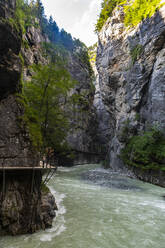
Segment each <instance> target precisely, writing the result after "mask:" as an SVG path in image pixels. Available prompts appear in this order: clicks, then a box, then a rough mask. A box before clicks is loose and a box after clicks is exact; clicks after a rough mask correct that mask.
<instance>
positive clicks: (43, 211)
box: [0, 0, 56, 235]
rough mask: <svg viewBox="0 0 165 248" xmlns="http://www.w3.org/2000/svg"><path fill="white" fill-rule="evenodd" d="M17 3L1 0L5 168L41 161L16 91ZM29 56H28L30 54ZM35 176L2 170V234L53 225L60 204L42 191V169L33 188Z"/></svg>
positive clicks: (0, 157) (0, 113) (1, 158)
mask: <svg viewBox="0 0 165 248" xmlns="http://www.w3.org/2000/svg"><path fill="white" fill-rule="evenodd" d="M15 6H16V1H15V0H5V1H4V0H3V1H0V40H1V42H0V58H1V59H0V79H1V80H0V117H1V118H0V167H1V168H2V167H3V166H4V167H27V166H37V165H38V155H37V153H36V152H34V149H33V147H32V146H31V142H30V139H29V134H28V132H27V130H26V128H25V127H22V126H21V125H20V117H21V116H22V115H23V111H24V110H23V108H22V106H21V105H20V104H19V103H18V101H17V97H16V94H17V93H18V92H19V91H20V89H21V85H20V78H21V73H22V61H21V58H20V52H21V43H22V33H21V31H18V30H17V29H16V28H15V26H14V25H12V23H10V21H9V17H10V18H12V17H13V15H14V11H15ZM28 35H30V31H29V34H28ZM37 37H38V36H37ZM36 49H37V48H36V47H34V43H31V49H29V51H30V52H31V53H32V55H31V57H32V59H33V58H36V59H37V56H39V55H38V53H37V51H36ZM34 51H35V52H34ZM31 53H30V54H31ZM25 57H26V54H25ZM26 58H27V60H28V59H30V56H27V57H26ZM32 176H33V175H32V171H31V172H29V173H28V172H27V171H26V173H25V171H24V172H23V171H22V170H21V172H19V171H17V172H14V171H12V172H11V173H6V175H5V177H4V174H3V172H2V170H0V235H2V234H13V235H15V234H21V233H27V232H34V231H36V230H38V229H41V228H46V227H50V226H51V224H52V220H53V217H54V216H55V212H54V210H55V208H56V206H55V202H54V198H53V196H52V195H51V194H50V192H49V193H48V192H47V193H46V194H45V193H43V194H42V191H41V180H42V175H41V173H38V172H37V173H35V175H34V186H33V188H32V189H30V185H31V183H32ZM4 178H5V188H4V186H3V182H4ZM50 198H51V200H50Z"/></svg>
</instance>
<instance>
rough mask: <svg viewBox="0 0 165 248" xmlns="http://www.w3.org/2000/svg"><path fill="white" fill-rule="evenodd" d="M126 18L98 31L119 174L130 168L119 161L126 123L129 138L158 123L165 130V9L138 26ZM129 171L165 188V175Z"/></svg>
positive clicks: (116, 15)
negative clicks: (131, 26) (129, 25)
mask: <svg viewBox="0 0 165 248" xmlns="http://www.w3.org/2000/svg"><path fill="white" fill-rule="evenodd" d="M123 19H124V12H123V8H122V7H120V8H117V9H115V10H114V11H113V13H112V17H110V18H109V19H108V20H107V22H106V24H105V25H104V27H103V28H102V30H101V32H100V33H99V43H98V51H97V62H96V64H97V70H98V74H99V87H100V95H101V100H102V102H103V104H104V107H105V108H106V111H107V112H108V114H109V121H110V129H109V136H110V139H109V153H108V164H109V166H110V167H112V168H113V169H116V170H119V169H121V170H125V169H126V165H125V164H124V163H123V161H122V160H121V157H120V155H121V149H122V148H123V147H125V144H126V141H125V139H124V138H123V135H122V134H123V129H124V128H125V125H128V124H129V127H128V132H127V134H126V135H127V136H128V137H129V136H132V135H135V134H138V133H140V132H141V131H144V130H146V129H147V127H148V126H154V125H155V124H158V125H159V128H161V129H162V130H163V129H164V128H165V94H164V92H165V84H164V82H165V76H164V73H165V63H164V62H165V6H164V7H162V8H161V9H160V10H159V11H157V12H156V13H155V15H153V16H152V17H151V18H147V19H146V20H144V21H142V22H141V23H140V24H139V25H138V26H137V27H134V28H130V29H128V28H126V27H125V26H124V23H123ZM129 169H130V168H129ZM131 170H133V171H134V173H135V174H136V175H137V176H138V177H140V178H141V179H143V180H145V181H149V182H152V183H155V184H160V185H163V186H165V183H164V182H165V175H164V172H163V171H153V170H148V171H146V170H145V171H144V170H141V169H138V168H132V169H131Z"/></svg>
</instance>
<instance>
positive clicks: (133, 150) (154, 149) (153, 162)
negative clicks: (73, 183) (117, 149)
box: [121, 128, 165, 170]
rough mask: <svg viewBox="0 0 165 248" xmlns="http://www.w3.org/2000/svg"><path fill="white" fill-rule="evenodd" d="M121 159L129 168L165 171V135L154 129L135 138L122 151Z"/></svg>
mask: <svg viewBox="0 0 165 248" xmlns="http://www.w3.org/2000/svg"><path fill="white" fill-rule="evenodd" d="M121 158H122V159H123V161H124V163H125V164H127V165H129V166H135V167H140V168H142V169H161V170H165V135H164V134H163V133H162V132H161V131H159V130H157V129H155V128H153V129H152V130H150V131H146V132H144V133H143V134H141V135H137V136H133V137H132V138H130V139H129V140H128V142H127V144H126V147H125V148H124V149H122V152H121Z"/></svg>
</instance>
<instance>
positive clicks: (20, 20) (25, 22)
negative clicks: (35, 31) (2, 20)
mask: <svg viewBox="0 0 165 248" xmlns="http://www.w3.org/2000/svg"><path fill="white" fill-rule="evenodd" d="M35 17H36V5H35V4H34V3H33V4H32V2H31V4H29V3H28V0H17V1H16V11H15V18H14V20H13V22H15V23H16V25H17V29H18V28H21V30H22V32H23V33H25V32H26V28H27V27H29V26H33V25H34V26H37V25H38V22H37V20H36V19H35ZM11 22H12V19H11Z"/></svg>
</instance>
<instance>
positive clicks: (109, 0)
mask: <svg viewBox="0 0 165 248" xmlns="http://www.w3.org/2000/svg"><path fill="white" fill-rule="evenodd" d="M161 2H162V1H161V0H131V1H129V4H128V1H125V0H104V1H103V2H102V5H101V13H100V16H99V18H98V20H97V24H96V27H95V31H96V32H100V30H101V29H102V27H103V25H104V24H105V22H106V21H107V19H108V18H109V17H110V16H111V15H112V12H113V10H114V9H115V7H116V6H117V5H123V6H124V12H125V18H124V23H125V26H136V25H137V24H138V23H140V22H141V21H142V20H144V19H146V18H147V17H151V16H152V15H153V14H154V13H155V12H156V11H157V10H158V9H160V8H161V7H162V6H163V5H164V4H165V3H161Z"/></svg>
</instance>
